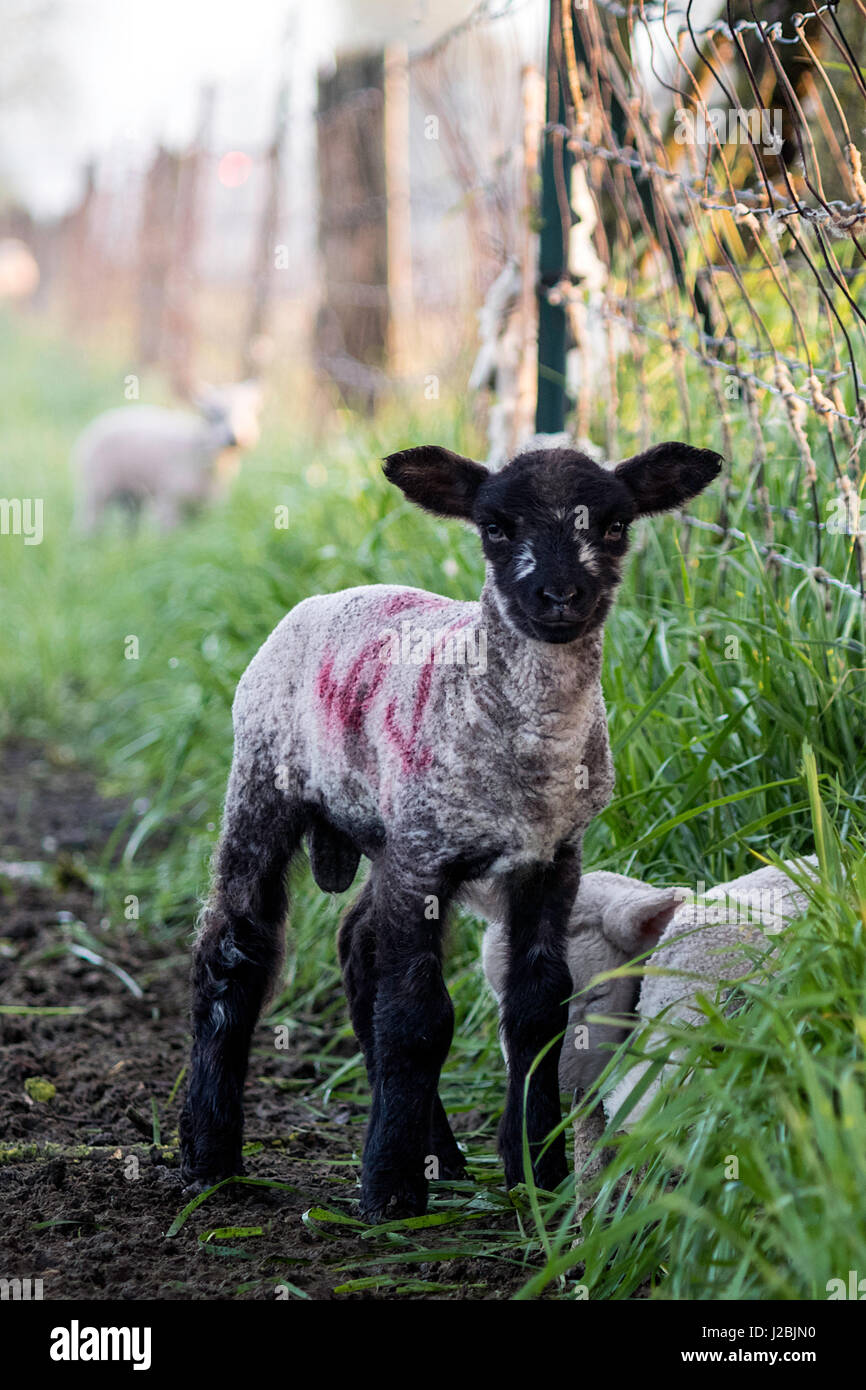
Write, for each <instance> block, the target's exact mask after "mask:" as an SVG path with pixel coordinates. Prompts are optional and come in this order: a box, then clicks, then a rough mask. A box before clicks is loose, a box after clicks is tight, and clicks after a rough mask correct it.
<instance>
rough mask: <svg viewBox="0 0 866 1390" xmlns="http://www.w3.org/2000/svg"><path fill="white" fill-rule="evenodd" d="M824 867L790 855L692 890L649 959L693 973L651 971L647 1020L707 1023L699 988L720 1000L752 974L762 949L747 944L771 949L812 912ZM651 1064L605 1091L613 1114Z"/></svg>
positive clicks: (639, 1110) (643, 1012)
mask: <svg viewBox="0 0 866 1390" xmlns="http://www.w3.org/2000/svg"><path fill="white" fill-rule="evenodd" d="M816 865H817V860H816V859H815V858H814V857H813V856H808V857H806V858H804V859H793V860H788V861H787V862H786V863H785V865H784V868H783V869H779V868H776V866H775V865H767V866H766V867H764V868H761V869H755V870H754V871H753V872H752V873H750V874H743V875H741V877H739V878H735V879H732V880H731V882H730V883H720V884H718V885H717V886H716V887H715V888H711V889H710V890H709V891H707V892H706V893H700V894H699V895H698V896H697V897H693V896H692V894H688V896H687V897H686V900H685V901H683V902H681V903H680V905H679V906H678V907H677V910H676V912H675V913H674V914H673V916H672V917H671V918H670V921H669V922H668V924H667V926H666V927H665V929H664V931H663V932H662V934H661V936H660V938H659V942H658V946H657V948H656V950H655V951H654V952H653V955H652V959H651V961H650V962H649V963H650V964H652V965H653V966H654V967H657V968H661V969H662V970H663V971H665V972H668V971H677V972H686V976H687V977H686V978H683V974H682V973H680V974H668V973H665V974H661V975H647V976H645V978H644V979H643V981H642V982H641V986H640V994H639V998H638V1006H637V1011H638V1017H639V1019H640V1021H641V1022H646V1021H649V1020H651V1019H655V1018H660V1017H663V1018H664V1019H665V1021H666V1022H668V1023H675V1022H676V1023H686V1024H699V1023H701V1022H703V1020H704V1018H705V1015H704V1013H703V1012H702V1011H701V1009H700V1007H699V1005H698V1003H697V999H696V996H697V994H698V993H702V994H705V995H707V996H708V997H709V998H711V999H712V998H714V997H715V996H716V995H717V994H718V991H719V988H720V986H722V985H723V984H726V983H729V982H732V981H735V980H736V979H738V978H740V977H742V976H744V975H748V974H749V973H750V971H751V970H752V969H753V956H754V952H753V953H752V954H751V955H750V954H749V952H748V951H747V950H744V949H743V948H744V946H749V947H756V948H759V949H760V950H765V949H766V947H767V945H768V944H769V943H768V941H767V936H773V935H774V934H776V933H778V932H780V931H782V930H783V929H784V928H785V927H786V926H787V925H788V924H789V923H790V922H791V921H793V920H794V919H795V918H797V917H799V916H801V915H802V914H803V913H804V912H805V911H806V908H807V906H808V901H809V900H808V897H807V895H806V893H805V891H804V889H803V887H802V886H800V885H801V884H802V883H803V881H804V880H805V879H809V878H814V877H815V867H816ZM798 880H799V883H798ZM665 1037H666V1035H665V1033H664V1032H661V1031H659V1030H654V1031H653V1032H651V1033H650V1034H649V1036H648V1038H647V1039H646V1043H645V1046H646V1048H647V1050H649V1051H653V1052H656V1053H658V1051H659V1048H660V1047H662V1046H664V1042H665ZM677 1056H678V1053H677V1052H676V1050H675V1051H674V1052H673V1053H672V1054H671V1062H670V1064H669V1065H667V1066H666V1067H664V1068H663V1069H662V1071H661V1072H660V1074H659V1075H658V1076H657V1077H656V1078H655V1080H654V1081H653V1082H652V1083H651V1084H650V1086H649V1087H648V1089H647V1090H646V1091H645V1092H644V1093H643V1095H641V1096H640V1097H639V1098H638V1099H637V1100H636V1101H635V1102H634V1103H633V1104H632V1105H630V1108H629V1111H628V1114H627V1115H626V1117H625V1119H624V1126H625V1127H626V1128H629V1129H630V1128H631V1127H632V1125H634V1124H635V1123H636V1121H637V1120H638V1119H639V1117H640V1116H641V1115H642V1114H643V1113H644V1111H645V1110H646V1109H647V1107H648V1106H649V1104H650V1102H651V1100H652V1099H653V1097H654V1096H655V1094H656V1092H657V1091H658V1090H659V1089H660V1087H663V1086H664V1085H665V1083H666V1082H667V1081H669V1080H670V1078H671V1076H672V1075H674V1074H675V1072H676V1060H677ZM649 1065H650V1063H649V1062H639V1063H636V1064H635V1066H634V1067H632V1068H630V1069H629V1071H628V1072H627V1074H626V1075H625V1076H624V1077H623V1078H622V1080H621V1081H620V1082H619V1083H618V1084H617V1086H616V1087H615V1088H614V1089H613V1090H612V1091H611V1092H610V1093H609V1094H608V1095H606V1096H605V1098H604V1107H605V1111H606V1112H607V1114H608V1116H609V1117H610V1118H613V1117H615V1116H616V1114H617V1112H618V1110H619V1109H620V1107H621V1106H622V1105H623V1104H624V1102H625V1101H626V1100H627V1099H628V1097H629V1095H630V1094H631V1092H632V1090H633V1089H634V1088H635V1086H636V1085H637V1083H638V1082H639V1081H640V1079H641V1077H642V1076H643V1075H644V1073H645V1071H646V1069H647V1067H648V1066H649Z"/></svg>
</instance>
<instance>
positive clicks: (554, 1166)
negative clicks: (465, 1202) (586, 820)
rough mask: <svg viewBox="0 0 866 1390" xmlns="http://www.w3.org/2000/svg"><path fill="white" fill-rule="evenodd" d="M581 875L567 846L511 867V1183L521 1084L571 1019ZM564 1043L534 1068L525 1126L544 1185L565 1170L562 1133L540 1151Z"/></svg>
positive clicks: (505, 1147) (555, 1104)
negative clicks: (569, 956)
mask: <svg viewBox="0 0 866 1390" xmlns="http://www.w3.org/2000/svg"><path fill="white" fill-rule="evenodd" d="M579 882H580V852H579V850H578V849H574V848H572V847H571V846H564V847H562V848H561V850H560V851H559V853H558V854H557V856H556V858H555V859H554V862H553V863H552V864H547V865H537V866H535V867H533V868H531V869H528V870H521V871H520V872H518V873H515V874H513V875H512V876H511V877H510V878H509V880H508V884H507V903H508V906H507V914H506V923H507V928H508V952H509V961H508V974H507V976H506V983H505V998H504V1006H503V1029H504V1033H505V1044H506V1048H507V1051H508V1064H509V1077H508V1099H507V1101H506V1106H505V1114H504V1116H503V1119H502V1125H501V1127H500V1131H499V1149H500V1152H501V1154H502V1159H503V1163H504V1165H505V1177H506V1181H507V1182H508V1185H509V1187H513V1186H514V1185H515V1184H516V1183H519V1182H523V1180H524V1173H523V1090H524V1082H525V1080H526V1075H527V1073H528V1071H529V1068H530V1066H531V1065H532V1063H533V1061H534V1060H535V1058H536V1057H537V1055H538V1054H539V1052H540V1051H541V1050H542V1048H543V1047H544V1046H545V1045H546V1044H547V1043H549V1042H550V1041H551V1039H552V1038H554V1037H556V1035H557V1034H561V1033H562V1032H563V1031H564V1029H565V1027H566V1024H567V1022H568V1002H567V1001H568V999H569V996H570V995H571V993H572V983H571V977H570V975H569V972H568V969H567V968H566V964H565V954H564V946H565V933H566V926H567V923H568V919H569V915H570V913H571V909H572V906H573V904H574V899H575V897H576V896H577V888H578V884H579ZM559 1052H560V1044H559V1043H555V1044H554V1045H553V1047H551V1048H550V1049H549V1050H548V1052H547V1054H546V1056H545V1057H544V1060H543V1061H542V1062H540V1063H539V1065H538V1067H537V1068H536V1069H535V1071H534V1072H533V1074H532V1077H531V1079H530V1082H529V1095H528V1099H527V1105H526V1131H527V1137H528V1140H529V1150H530V1154H531V1156H532V1165H533V1174H534V1177H535V1181H536V1182H537V1183H538V1185H539V1186H540V1187H544V1188H548V1189H549V1188H554V1187H556V1185H557V1184H558V1183H559V1182H561V1181H562V1179H563V1178H564V1177H565V1175H566V1172H567V1168H566V1162H565V1140H564V1137H563V1135H561V1134H560V1135H559V1136H558V1137H557V1138H556V1139H555V1140H553V1141H552V1143H551V1144H550V1145H549V1146H548V1147H547V1149H546V1151H545V1152H544V1153H543V1154H542V1153H541V1150H542V1148H543V1147H544V1140H545V1138H546V1137H547V1135H548V1134H549V1133H550V1131H551V1130H552V1129H553V1128H554V1127H555V1126H556V1125H558V1124H559V1122H560V1119H561V1118H562V1116H561V1111H560V1104H559V1081H558V1076H557V1073H558V1066H559Z"/></svg>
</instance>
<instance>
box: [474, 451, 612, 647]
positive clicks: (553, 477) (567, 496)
mask: <svg viewBox="0 0 866 1390" xmlns="http://www.w3.org/2000/svg"><path fill="white" fill-rule="evenodd" d="M635 513H636V505H635V499H634V497H633V495H632V494H631V492H630V491H629V489H628V488H627V487H626V486H625V484H624V483H622V482H620V480H619V479H618V478H617V476H616V474H615V473H613V472H612V471H611V470H609V469H605V468H600V467H599V465H598V464H597V463H593V461H592V460H591V459H589V458H587V457H586V455H585V454H579V453H577V452H572V451H570V450H565V449H560V450H555V451H551V450H547V451H545V452H539V453H533V454H524V455H522V456H520V457H518V458H517V459H516V460H514V462H512V463H510V464H509V465H508V466H507V467H506V468H504V469H503V470H502V472H501V473H494V474H491V475H490V477H489V478H488V479H487V481H485V482H484V483H483V484H482V486H481V487H480V488H479V489H478V493H477V496H476V499H475V504H474V506H473V508H472V520H473V522H474V523H475V525H476V526H477V527H478V530H479V532H480V535H481V542H482V545H483V546H484V553H485V555H486V556H487V559H488V560H489V561H490V565H491V568H492V570H493V574H494V578H495V582H496V588H497V591H498V593H499V595H500V598H501V601H502V605H503V607H504V609H505V611H506V613H507V615H508V617H509V618H510V619H511V621H512V623H513V624H514V625H515V627H518V628H519V629H520V630H521V632H524V633H525V634H526V635H527V636H528V637H534V638H535V639H536V640H537V641H541V642H573V641H574V640H575V638H578V637H584V636H586V634H587V633H588V632H591V631H592V630H593V629H594V628H597V627H600V626H601V624H602V623H603V622H604V620H605V618H606V617H607V615H608V612H609V610H610V606H611V604H612V602H613V599H614V595H615V593H616V586H617V585H618V583H619V581H620V579H621V577H622V570H621V565H622V560H623V558H624V557H625V553H626V551H627V549H628V529H629V525H630V524H631V522H632V521H633V520H634V517H635Z"/></svg>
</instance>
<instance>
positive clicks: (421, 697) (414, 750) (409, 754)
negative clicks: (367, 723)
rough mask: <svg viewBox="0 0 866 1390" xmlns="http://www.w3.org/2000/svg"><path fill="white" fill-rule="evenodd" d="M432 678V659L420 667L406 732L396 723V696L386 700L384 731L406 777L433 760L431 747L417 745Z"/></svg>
mask: <svg viewBox="0 0 866 1390" xmlns="http://www.w3.org/2000/svg"><path fill="white" fill-rule="evenodd" d="M432 679H433V664H432V661H426V662H425V663H424V665H423V666H422V667H421V675H420V676H419V678H418V688H417V690H416V691H415V705H414V708H413V710H412V723H411V724H410V726H409V732H408V733H406V732H405V731H404V730H403V729H401V728H400V726H399V725H398V723H397V700H396V698H395V699H393V700H390V701H389V702H388V708H387V709H386V711H385V733H386V734H387V735H388V737H389V738H390V740H391V742H392V743H393V744H394V746H395V748H396V749H397V751H398V752H399V754H400V761H401V763H402V766H403V772H404V773H405V774H406V776H407V777H408V776H411V774H412V773H415V772H423V771H424V769H425V768H428V767H429V766H430V764H431V762H432V761H433V749H432V748H427V747H425V748H420V747H419V746H418V734H419V732H420V729H421V718H422V715H423V714H424V709H425V707H426V704H427V701H428V699H429V697H430V682H431V681H432Z"/></svg>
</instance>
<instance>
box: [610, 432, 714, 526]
mask: <svg viewBox="0 0 866 1390" xmlns="http://www.w3.org/2000/svg"><path fill="white" fill-rule="evenodd" d="M723 462H724V460H723V459H722V456H721V454H716V453H714V452H713V450H712V449H693V448H692V446H691V445H690V444H677V443H670V444H656V445H655V446H654V447H653V448H652V449H647V450H646V452H645V453H643V454H635V456H634V458H630V459H623V461H622V463H618V464H617V466H616V468H615V469H614V472H615V474H616V476H617V477H618V478H619V479H620V480H621V481H622V482H624V483H625V485H626V487H627V488H628V489H629V491H630V492H631V493H632V494H633V496H634V499H635V502H636V503H637V510H638V516H647V515H648V514H650V513H651V512H669V511H672V510H673V508H675V507H681V506H682V504H683V502H687V501H688V500H689V498H690V497H696V496H697V495H698V493H699V492H703V490H704V488H705V487H706V486H707V484H708V483H711V482H712V481H713V478H715V477H716V476H717V475H718V473H719V472H720V470H721V467H722V463H723Z"/></svg>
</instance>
